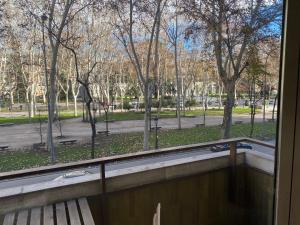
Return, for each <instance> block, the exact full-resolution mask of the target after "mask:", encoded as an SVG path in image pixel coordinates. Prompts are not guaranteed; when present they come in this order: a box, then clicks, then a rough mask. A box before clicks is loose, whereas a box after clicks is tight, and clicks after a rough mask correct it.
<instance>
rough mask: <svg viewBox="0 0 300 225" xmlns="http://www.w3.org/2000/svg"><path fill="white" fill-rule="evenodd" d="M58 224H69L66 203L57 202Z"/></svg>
mask: <svg viewBox="0 0 300 225" xmlns="http://www.w3.org/2000/svg"><path fill="white" fill-rule="evenodd" d="M56 219H57V225H68V222H67V214H66V208H65V203H63V202H62V203H58V204H56Z"/></svg>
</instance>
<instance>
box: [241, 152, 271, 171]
mask: <svg viewBox="0 0 300 225" xmlns="http://www.w3.org/2000/svg"><path fill="white" fill-rule="evenodd" d="M274 160H275V157H274V156H272V155H268V154H264V153H261V152H257V151H252V150H246V152H245V164H246V165H247V166H249V167H252V168H255V169H258V170H261V171H263V172H265V173H267V174H269V175H274Z"/></svg>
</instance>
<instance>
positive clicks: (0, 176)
mask: <svg viewBox="0 0 300 225" xmlns="http://www.w3.org/2000/svg"><path fill="white" fill-rule="evenodd" d="M238 142H247V143H253V144H257V145H260V146H265V147H268V148H273V149H274V148H275V146H274V145H272V144H268V143H266V142H263V141H259V140H255V139H251V138H231V139H225V140H218V141H212V142H205V143H199V144H191V145H184V146H176V147H170V148H164V149H158V150H150V151H143V152H137V153H129V154H124V155H118V156H111V157H104V158H98V159H92V160H85V161H80V162H74V163H66V164H57V165H51V166H44V167H39V168H33V169H26V170H20V171H13V172H5V173H0V181H3V180H9V179H14V178H22V177H26V176H34V175H42V174H47V173H53V172H58V171H66V170H74V169H77V168H83V167H90V166H99V167H100V169H101V172H100V174H101V183H102V185H101V186H102V191H103V192H105V191H106V185H105V182H106V179H105V166H106V164H108V163H114V162H121V161H125V160H133V159H139V158H145V157H153V156H159V155H163V154H170V153H177V152H184V151H187V150H193V149H201V148H207V147H212V146H215V145H224V144H228V145H229V146H230V148H229V149H230V156H229V157H230V162H231V165H233V166H234V165H235V164H236V152H237V143H238Z"/></svg>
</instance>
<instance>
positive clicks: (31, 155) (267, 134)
mask: <svg viewBox="0 0 300 225" xmlns="http://www.w3.org/2000/svg"><path fill="white" fill-rule="evenodd" d="M231 133H232V137H243V136H248V135H249V133H250V124H239V125H233V126H232V132H231ZM275 136H276V125H275V123H272V122H268V123H257V124H255V128H254V136H253V138H257V139H260V140H266V139H274V138H275ZM219 139H221V132H220V127H219V126H213V127H206V128H188V129H182V130H162V131H160V132H159V147H160V148H164V147H172V146H179V145H186V144H195V143H201V142H207V141H214V140H219ZM154 141H155V137H154V134H152V135H151V139H150V146H151V148H154ZM96 142H97V143H100V144H101V140H99V139H98V140H97V141H96ZM142 149H143V133H141V132H137V133H124V134H113V135H111V143H109V144H105V145H101V146H97V147H96V151H95V154H96V157H103V156H108V155H119V154H125V153H132V152H138V151H141V150H142ZM89 158H90V148H89V147H88V146H86V145H78V146H70V147H62V146H59V147H58V148H57V160H58V162H59V163H66V162H73V161H79V160H86V159H89ZM49 164H50V157H49V153H48V152H35V151H29V150H27V151H11V152H1V153H0V171H1V172H4V171H12V170H20V169H25V168H33V167H39V166H45V165H49Z"/></svg>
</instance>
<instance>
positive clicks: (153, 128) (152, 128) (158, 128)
mask: <svg viewBox="0 0 300 225" xmlns="http://www.w3.org/2000/svg"><path fill="white" fill-rule="evenodd" d="M161 128H162V127H157V130H160V129H161ZM151 130H155V127H151Z"/></svg>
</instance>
